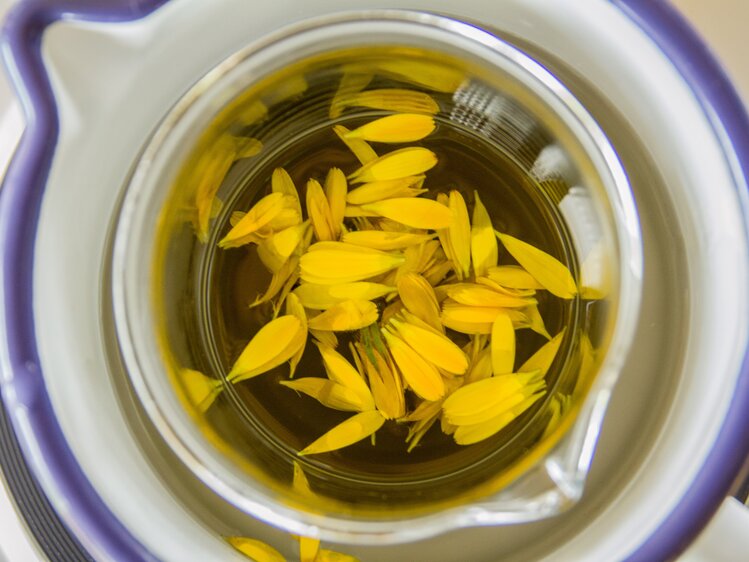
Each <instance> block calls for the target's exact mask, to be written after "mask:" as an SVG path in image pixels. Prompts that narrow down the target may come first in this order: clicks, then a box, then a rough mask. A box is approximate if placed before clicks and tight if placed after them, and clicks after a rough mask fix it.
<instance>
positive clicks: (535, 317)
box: [523, 304, 551, 340]
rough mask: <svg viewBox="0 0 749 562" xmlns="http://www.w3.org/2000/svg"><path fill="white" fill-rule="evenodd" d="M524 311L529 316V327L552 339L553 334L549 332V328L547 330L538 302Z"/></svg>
mask: <svg viewBox="0 0 749 562" xmlns="http://www.w3.org/2000/svg"><path fill="white" fill-rule="evenodd" d="M523 313H524V314H525V315H526V317H527V318H528V327H529V328H530V329H531V330H533V331H534V332H536V333H537V334H540V335H542V336H543V337H545V338H546V339H547V340H550V339H551V334H549V332H548V330H546V325H545V324H544V319H543V318H542V317H541V313H540V312H539V311H538V305H537V304H532V305H530V306H528V307H526V308H524V309H523Z"/></svg>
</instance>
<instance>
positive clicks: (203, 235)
mask: <svg viewBox="0 0 749 562" xmlns="http://www.w3.org/2000/svg"><path fill="white" fill-rule="evenodd" d="M235 155H236V152H235V150H234V147H233V146H232V145H231V144H228V143H226V142H224V143H218V144H217V146H216V147H214V149H213V150H211V151H208V152H207V153H206V155H205V157H204V158H201V160H200V162H199V163H198V164H197V166H196V168H197V170H196V173H197V174H199V176H200V179H199V181H198V183H197V185H196V187H195V208H196V210H197V225H196V231H197V235H198V239H200V241H201V242H205V241H206V240H207V239H208V226H209V223H210V220H211V215H212V211H213V208H214V199H215V196H216V193H217V192H218V190H219V188H220V187H221V184H222V183H223V181H224V178H225V177H226V174H227V173H228V172H229V168H231V165H232V164H233V163H234V157H235Z"/></svg>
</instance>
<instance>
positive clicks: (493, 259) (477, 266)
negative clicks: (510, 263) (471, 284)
mask: <svg viewBox="0 0 749 562" xmlns="http://www.w3.org/2000/svg"><path fill="white" fill-rule="evenodd" d="M474 200H475V202H474V206H473V225H472V227H471V259H472V260H473V272H474V274H475V275H476V277H480V276H482V275H486V272H487V270H488V269H489V268H490V267H494V266H496V265H497V256H498V248H497V238H496V237H495V236H494V227H493V226H492V219H491V217H490V216H489V213H488V212H487V210H486V207H484V204H483V203H482V202H481V198H480V197H479V192H478V191H476V192H474Z"/></svg>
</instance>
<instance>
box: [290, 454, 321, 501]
mask: <svg viewBox="0 0 749 562" xmlns="http://www.w3.org/2000/svg"><path fill="white" fill-rule="evenodd" d="M293 465H294V476H293V479H292V482H291V485H292V487H293V488H294V491H295V492H296V493H297V494H299V495H302V496H314V495H315V493H314V492H313V491H312V489H311V488H310V485H309V480H308V479H307V475H306V474H305V473H304V469H303V468H302V465H301V464H299V463H298V462H297V461H293Z"/></svg>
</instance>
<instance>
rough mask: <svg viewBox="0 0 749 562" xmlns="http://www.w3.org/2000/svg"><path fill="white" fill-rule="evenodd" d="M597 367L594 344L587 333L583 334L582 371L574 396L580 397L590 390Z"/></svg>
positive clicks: (581, 339) (581, 341) (581, 346)
mask: <svg viewBox="0 0 749 562" xmlns="http://www.w3.org/2000/svg"><path fill="white" fill-rule="evenodd" d="M595 366H596V350H595V349H593V344H592V343H591V341H590V336H588V334H587V333H583V334H582V335H581V336H580V369H579V371H578V375H577V381H575V389H574V391H573V394H574V395H580V394H582V393H584V392H585V391H587V390H588V388H589V387H590V384H591V379H592V377H593V375H594V374H595V372H596V370H595Z"/></svg>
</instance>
